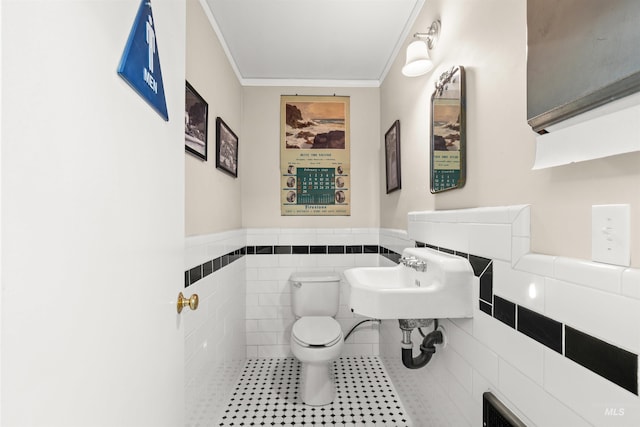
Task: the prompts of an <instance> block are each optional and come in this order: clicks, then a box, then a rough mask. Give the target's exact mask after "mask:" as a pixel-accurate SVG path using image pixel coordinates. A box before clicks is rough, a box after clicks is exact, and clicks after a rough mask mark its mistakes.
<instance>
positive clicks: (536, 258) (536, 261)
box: [513, 253, 556, 277]
mask: <svg viewBox="0 0 640 427" xmlns="http://www.w3.org/2000/svg"><path fill="white" fill-rule="evenodd" d="M555 260H556V257H554V256H549V255H540V254H532V253H529V254H527V255H524V256H523V257H521V258H520V259H519V260H518V262H517V263H516V265H515V266H514V267H513V268H514V269H515V270H518V271H523V272H525V273H532V274H537V275H539V276H547V277H553V264H554V262H555Z"/></svg>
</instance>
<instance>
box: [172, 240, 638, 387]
mask: <svg viewBox="0 0 640 427" xmlns="http://www.w3.org/2000/svg"><path fill="white" fill-rule="evenodd" d="M415 246H416V247H421V248H430V249H434V250H437V251H440V252H445V253H448V254H453V255H456V256H459V257H462V258H465V259H468V260H469V263H470V264H471V267H472V269H473V272H474V275H475V276H476V277H478V278H479V282H480V290H479V291H480V292H479V296H480V298H479V300H478V304H479V309H480V311H481V312H483V313H485V314H487V315H488V316H490V317H493V318H494V319H496V320H497V321H500V322H502V323H504V324H505V325H507V326H509V327H511V328H512V329H514V330H515V331H518V332H520V333H522V334H524V335H526V336H528V337H530V338H532V339H534V340H536V341H537V342H539V343H541V344H542V345H544V346H546V347H548V348H550V349H552V350H554V351H556V352H558V353H560V354H562V355H564V356H565V357H567V358H568V359H570V360H572V361H573V362H575V363H578V364H579V365H581V366H583V367H585V368H587V369H589V370H590V371H592V372H593V373H595V374H597V375H599V376H601V377H603V378H605V379H607V380H609V381H611V382H613V383H614V384H616V385H618V386H620V387H622V388H623V389H625V390H627V391H629V392H631V393H633V394H635V395H636V396H637V395H638V355H637V354H635V353H632V352H629V351H626V350H624V349H621V348H619V347H616V346H614V345H612V344H609V343H607V342H605V341H602V340H600V339H598V338H595V337H593V336H591V335H589V334H586V333H584V332H581V331H579V330H577V329H574V328H571V327H570V326H568V325H565V324H563V323H561V322H558V321H556V320H553V319H551V318H549V317H547V316H544V315H542V314H540V313H537V312H535V311H533V310H530V309H528V308H526V307H523V306H520V305H518V304H516V303H514V302H511V301H509V300H507V299H505V298H502V297H500V296H497V295H495V294H494V293H493V260H491V259H488V258H483V257H480V256H477V255H473V254H468V253H465V252H460V251H456V250H452V249H449V248H443V247H439V246H435V245H431V244H428V243H422V242H416V243H415ZM375 253H378V254H379V255H380V256H382V257H384V258H387V259H389V260H391V261H393V262H395V263H396V264H398V263H399V262H400V257H401V254H399V253H397V252H395V251H393V250H391V249H389V248H386V247H384V246H378V245H329V246H324V245H309V246H305V245H295V246H294V245H292V246H288V245H274V246H268V245H266V246H245V247H242V248H239V249H237V250H235V251H232V252H229V253H227V254H225V255H222V256H220V257H218V258H214V259H212V260H209V261H207V262H205V263H203V264H201V265H198V266H195V267H193V268H191V269H189V270H186V271H185V272H184V283H185V286H184V287H185V288H187V287H189V286H191V285H193V284H194V283H195V282H197V281H198V280H200V279H202V278H204V277H207V276H208V275H210V274H211V273H213V272H216V271H217V270H220V269H221V268H223V267H225V266H227V265H229V264H231V263H233V262H234V261H236V260H238V259H240V258H242V257H243V256H245V255H282V254H285V255H288V254H293V255H316V254H375Z"/></svg>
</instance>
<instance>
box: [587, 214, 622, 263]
mask: <svg viewBox="0 0 640 427" xmlns="http://www.w3.org/2000/svg"><path fill="white" fill-rule="evenodd" d="M630 227H631V207H630V206H629V205H594V206H592V207H591V259H592V260H593V261H596V262H602V263H606V264H614V265H621V266H626V267H628V266H629V264H630V262H631V249H630V248H631V246H630V238H631V233H630Z"/></svg>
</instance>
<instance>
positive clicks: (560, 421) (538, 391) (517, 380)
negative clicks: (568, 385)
mask: <svg viewBox="0 0 640 427" xmlns="http://www.w3.org/2000/svg"><path fill="white" fill-rule="evenodd" d="M560 357H561V356H560ZM558 379H560V380H561V381H564V376H563V375H562V374H560V375H559V377H558ZM578 384H579V383H578ZM578 384H576V386H578V387H580V385H578ZM499 391H500V394H502V395H504V396H507V397H508V399H509V401H510V402H512V403H513V405H515V407H514V406H508V407H509V409H510V410H511V411H513V412H514V413H516V415H517V414H518V413H522V412H524V413H525V414H526V415H527V417H528V418H530V419H531V421H533V422H534V423H535V425H537V426H541V427H542V426H558V427H560V426H571V427H587V426H589V425H590V424H589V423H587V422H586V421H585V420H584V419H583V418H581V417H580V416H579V415H578V414H576V413H575V412H574V411H572V410H571V409H569V408H567V407H566V406H565V405H563V404H562V402H560V401H559V400H558V399H556V398H554V397H553V396H551V395H549V394H548V393H546V392H545V391H544V389H543V388H542V387H540V385H538V384H536V383H535V382H533V381H531V379H530V378H528V377H527V376H526V375H523V374H522V372H520V371H519V370H518V369H516V368H514V367H513V366H512V365H511V364H509V363H506V362H505V361H503V360H501V361H500V386H499ZM503 403H507V402H503Z"/></svg>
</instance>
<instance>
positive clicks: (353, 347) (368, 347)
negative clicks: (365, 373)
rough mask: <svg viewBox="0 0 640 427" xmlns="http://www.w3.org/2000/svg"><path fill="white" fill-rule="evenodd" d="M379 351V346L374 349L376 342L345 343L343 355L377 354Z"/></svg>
mask: <svg viewBox="0 0 640 427" xmlns="http://www.w3.org/2000/svg"><path fill="white" fill-rule="evenodd" d="M375 347H377V344H376V345H375ZM377 352H378V351H377V348H376V350H375V351H374V344H354V343H344V347H343V348H342V354H341V356H343V357H346V356H375V355H377Z"/></svg>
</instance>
